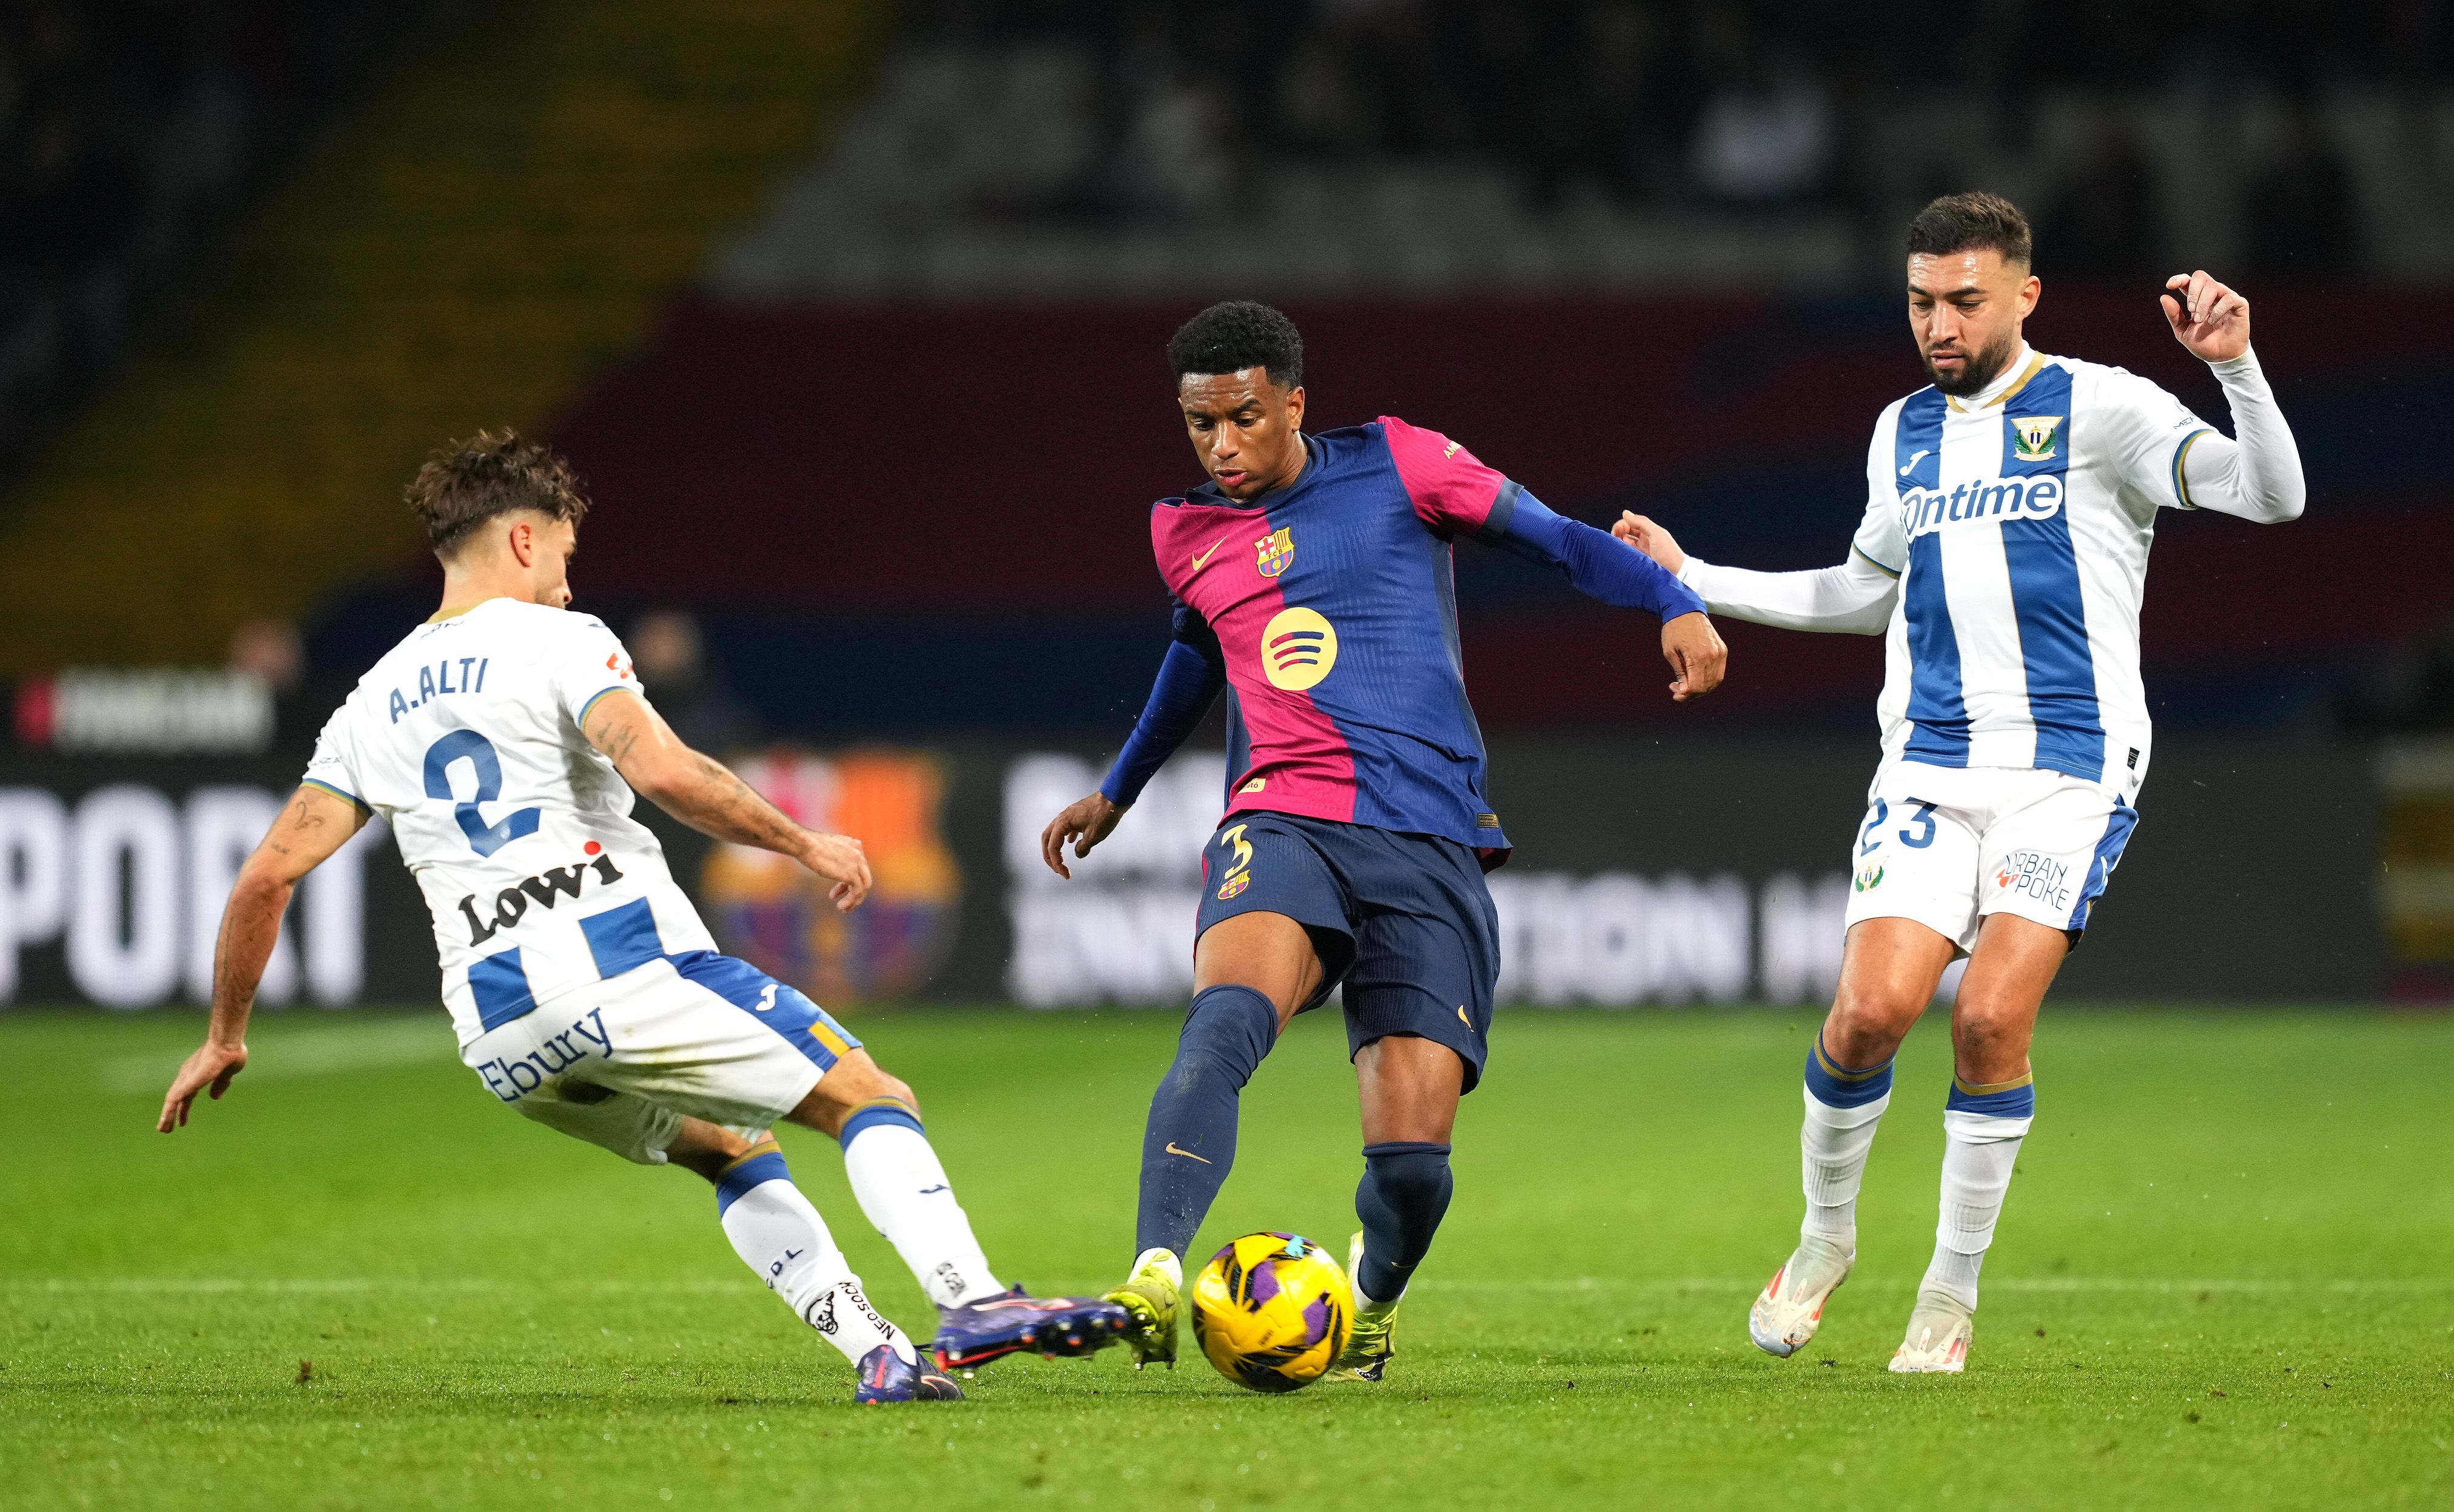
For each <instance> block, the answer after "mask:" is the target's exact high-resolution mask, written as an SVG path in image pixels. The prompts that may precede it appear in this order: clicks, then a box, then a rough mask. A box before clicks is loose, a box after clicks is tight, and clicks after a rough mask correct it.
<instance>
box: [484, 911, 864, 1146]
mask: <svg viewBox="0 0 2454 1512" xmlns="http://www.w3.org/2000/svg"><path fill="white" fill-rule="evenodd" d="M859 1047H860V1041H859V1040H857V1039H855V1038H853V1037H852V1036H851V1035H850V1034H848V1033H846V1032H845V1030H844V1026H843V1025H841V1024H839V1023H837V1022H835V1020H834V1019H833V1018H829V1017H828V1016H827V1013H826V1010H824V1009H822V1008H820V1007H819V1006H818V1005H817V1004H816V1003H814V1002H812V1001H811V1000H810V999H809V998H805V997H803V996H802V995H801V994H800V993H799V992H798V991H796V990H795V989H794V988H792V987H788V986H786V985H785V984H784V983H782V982H779V981H777V980H775V979H774V978H773V977H770V976H768V975H767V974H766V973H765V972H762V971H760V970H759V969H758V968H757V967H755V966H753V965H751V964H749V963H748V962H746V961H739V960H735V959H734V958H732V957H730V956H720V955H718V954H716V953H715V952H714V951H712V950H701V951H691V952H687V953H685V954H683V955H678V956H666V957H663V958H658V959H656V960H652V961H650V962H648V964H646V965H644V966H635V967H634V968H632V969H631V970H629V971H626V972H624V973H622V974H621V975H620V976H618V977H612V978H607V979H606V980H604V981H601V982H597V983H594V984H593V985H591V986H588V987H583V988H579V989H576V990H574V991H572V992H567V993H561V994H558V995H556V996H555V997H553V998H549V999H547V1000H546V1001H544V1002H541V1003H539V1004H537V1005H536V1007H534V1008H533V1009H532V1010H530V1011H529V1012H528V1013H526V1014H524V1015H522V1016H521V1017H519V1018H514V1019H513V1020H511V1021H510V1022H509V1023H504V1024H499V1025H497V1026H495V1027H494V1028H493V1029H490V1030H488V1031H486V1032H485V1033H484V1034H481V1035H479V1036H478V1037H477V1038H474V1039H473V1040H471V1041H470V1042H469V1043H467V1044H465V1045H463V1046H461V1047H460V1059H461V1061H462V1062H463V1063H464V1064H466V1065H467V1066H468V1067H469V1069H470V1070H472V1071H474V1072H475V1073H477V1076H478V1078H479V1079H481V1080H483V1081H484V1082H485V1083H486V1090H487V1091H489V1092H492V1093H493V1095H494V1096H495V1097H496V1098H499V1099H502V1100H503V1101H505V1102H508V1103H510V1104H511V1105H512V1106H513V1107H514V1108H517V1109H518V1110H519V1111H520V1112H522V1113H524V1114H526V1115H528V1116H529V1117H530V1118H532V1119H536V1120H537V1121H538V1122H539V1123H542V1124H545V1125H546V1126H547V1127H549V1128H553V1129H559V1130H561V1131H562V1132H563V1133H565V1134H568V1135H570V1136H572V1137H573V1139H586V1140H587V1141H588V1142H589V1143H591V1144H600V1145H603V1146H604V1147H605V1148H606V1149H609V1150H611V1151H613V1152H614V1154H616V1155H618V1156H621V1157H622V1158H623V1159H627V1160H636V1161H638V1162H639V1163H640V1164H642V1165H661V1164H663V1163H664V1159H665V1150H666V1147H667V1146H669V1145H671V1144H672V1143H673V1142H674V1137H675V1136H677V1135H678V1134H680V1132H681V1124H682V1119H685V1118H691V1119H705V1120H706V1121H708V1122H710V1123H715V1124H721V1125H723V1126H724V1127H725V1128H728V1129H731V1130H732V1131H733V1132H734V1133H735V1134H738V1135H740V1136H741V1137H743V1138H744V1139H757V1138H759V1137H760V1136H762V1135H764V1134H765V1133H766V1132H767V1131H768V1129H770V1128H771V1127H773V1126H774V1123H775V1121H776V1120H777V1119H781V1118H783V1117H784V1115H786V1114H788V1113H790V1112H792V1111H793V1110H794V1109H795V1108H796V1107H798V1106H799V1105H800V1102H801V1099H803V1098H806V1097H808V1096H809V1095H810V1089H811V1088H812V1087H815V1086H816V1085H817V1084H818V1079H819V1078H820V1077H822V1076H825V1075H826V1074H827V1072H828V1071H829V1070H830V1069H832V1068H833V1067H834V1065H835V1060H836V1058H838V1057H840V1056H844V1055H848V1054H850V1053H851V1052H852V1051H854V1050H856V1049H858V1048H859Z"/></svg>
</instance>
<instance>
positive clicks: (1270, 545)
mask: <svg viewBox="0 0 2454 1512" xmlns="http://www.w3.org/2000/svg"><path fill="white" fill-rule="evenodd" d="M1253 546H1254V557H1253V565H1254V566H1256V567H1257V568H1259V569H1260V570H1261V575H1262V576H1264V577H1276V576H1277V575H1279V574H1280V573H1283V572H1285V571H1286V570H1287V563H1289V562H1291V561H1294V560H1295V559H1296V537H1295V533H1294V532H1292V531H1272V532H1271V533H1270V534H1267V535H1264V536H1262V537H1261V538H1260V539H1259V540H1257V541H1255V542H1254V543H1253Z"/></svg>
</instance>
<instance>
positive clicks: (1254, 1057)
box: [1170, 986, 1278, 1087]
mask: <svg viewBox="0 0 2454 1512" xmlns="http://www.w3.org/2000/svg"><path fill="white" fill-rule="evenodd" d="M1277 1037H1278V1010H1277V1004H1275V1003H1273V1002H1271V1001H1270V999H1269V998H1268V997H1267V996H1266V995H1265V994H1263V993H1261V992H1260V991H1259V990H1258V989H1257V988H1252V987H1240V986H1220V987H1206V988H1203V989H1202V990H1201V991H1200V992H1198V993H1196V994H1195V995H1194V998H1193V1006H1192V1008H1191V1009H1190V1010H1188V1011H1187V1012H1186V1014H1185V1016H1184V1029H1183V1031H1182V1032H1181V1033H1180V1034H1179V1035H1178V1036H1177V1054H1176V1066H1175V1068H1174V1070H1173V1071H1171V1072H1170V1076H1171V1078H1176V1077H1204V1076H1213V1075H1216V1076H1224V1077H1227V1078H1229V1079H1232V1080H1233V1081H1234V1082H1235V1084H1236V1085H1237V1086H1238V1087H1241V1086H1242V1085H1243V1084H1244V1083H1245V1082H1246V1081H1247V1080H1249V1079H1251V1078H1252V1075H1253V1072H1254V1070H1255V1069H1256V1068H1257V1067H1258V1066H1259V1065H1260V1063H1261V1059H1262V1058H1263V1057H1265V1056H1267V1055H1268V1054H1269V1053H1270V1046H1271V1044H1272V1043H1273V1042H1274V1041H1276V1040H1277Z"/></svg>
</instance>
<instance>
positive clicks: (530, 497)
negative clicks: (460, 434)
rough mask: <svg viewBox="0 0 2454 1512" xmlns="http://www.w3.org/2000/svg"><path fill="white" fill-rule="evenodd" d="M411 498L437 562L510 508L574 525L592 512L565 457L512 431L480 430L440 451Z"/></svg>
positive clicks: (419, 475)
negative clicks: (475, 531) (473, 532)
mask: <svg viewBox="0 0 2454 1512" xmlns="http://www.w3.org/2000/svg"><path fill="white" fill-rule="evenodd" d="M407 495H408V500H409V507H410V509H411V510H412V511H413V512H415V514H416V515H417V518H418V520H419V522H420V523H421V524H423V525H424V526H425V527H426V540H427V544H428V545H430V546H432V547H433V548H434V554H435V555H437V556H449V555H451V554H453V551H454V550H456V549H457V548H458V547H459V545H460V543H461V542H462V541H463V540H465V539H467V538H468V535H469V533H470V532H471V531H473V530H475V529H476V528H477V527H478V526H480V525H482V524H484V523H485V522H486V521H488V520H490V519H493V517H494V516H495V515H497V514H511V513H512V512H513V510H535V511H536V512H537V513H538V514H543V515H545V516H546V517H547V518H549V519H557V520H570V521H572V522H573V524H576V523H577V522H578V521H579V519H580V517H581V516H582V515H584V514H587V513H588V495H587V494H585V493H583V492H581V489H580V482H579V477H578V475H577V474H574V473H573V472H572V471H571V464H570V463H569V462H567V461H565V460H563V457H562V454H560V453H558V452H556V451H554V450H553V448H552V447H550V446H545V445H542V444H540V443H538V442H535V441H530V440H526V439H523V438H522V437H521V435H520V433H518V432H517V431H513V430H501V431H480V432H478V433H476V434H475V435H473V436H471V437H470V438H469V439H467V440H465V441H452V442H448V443H446V444H445V445H443V446H440V447H437V448H436V449H435V450H434V452H433V454H432V455H430V456H428V457H427V459H426V465H425V466H423V467H421V468H419V469H418V470H417V476H415V477H414V478H412V479H411V480H410V484H409V488H408V490H407Z"/></svg>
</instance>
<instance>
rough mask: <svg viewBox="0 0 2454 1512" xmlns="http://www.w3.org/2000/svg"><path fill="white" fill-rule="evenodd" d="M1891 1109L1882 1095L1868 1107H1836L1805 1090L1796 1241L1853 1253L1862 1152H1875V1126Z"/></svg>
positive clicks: (1886, 1095)
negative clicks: (1801, 1203)
mask: <svg viewBox="0 0 2454 1512" xmlns="http://www.w3.org/2000/svg"><path fill="white" fill-rule="evenodd" d="M1891 1105H1892V1095H1891V1093H1890V1092H1889V1091H1888V1090H1886V1091H1885V1092H1884V1093H1883V1095H1882V1096H1881V1097H1879V1098H1876V1099H1874V1100H1873V1101H1871V1102H1862V1103H1860V1104H1858V1105H1857V1106H1855V1107H1847V1108H1836V1107H1833V1106H1831V1105H1830V1104H1829V1103H1826V1102H1824V1101H1822V1100H1820V1099H1818V1098H1817V1097H1816V1096H1815V1094H1814V1093H1813V1092H1812V1091H1810V1092H1808V1093H1807V1094H1806V1121H1805V1123H1804V1124H1803V1125H1801V1126H1800V1129H1799V1133H1798V1143H1799V1152H1800V1170H1801V1174H1802V1176H1803V1179H1804V1185H1805V1188H1806V1220H1805V1221H1804V1222H1802V1223H1800V1225H1799V1226H1798V1232H1799V1237H1800V1239H1820V1240H1825V1241H1826V1242H1828V1243H1831V1244H1833V1245H1836V1246H1838V1247H1839V1248H1840V1251H1841V1253H1843V1254H1849V1255H1854V1254H1856V1253H1857V1250H1858V1188H1859V1187H1860V1186H1861V1184H1863V1182H1864V1180H1865V1177H1866V1152H1867V1151H1869V1150H1871V1149H1873V1148H1874V1147H1875V1125H1876V1124H1877V1123H1878V1122H1880V1121H1881V1119H1882V1117H1883V1110H1884V1109H1885V1108H1888V1107H1890V1106H1891Z"/></svg>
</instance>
